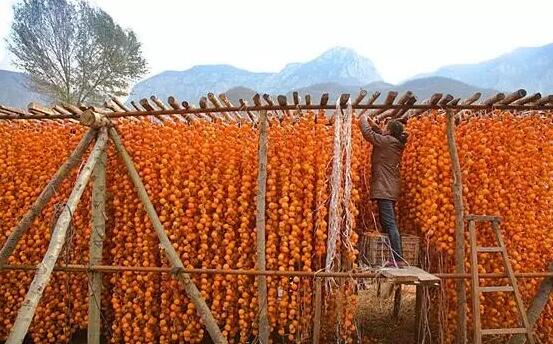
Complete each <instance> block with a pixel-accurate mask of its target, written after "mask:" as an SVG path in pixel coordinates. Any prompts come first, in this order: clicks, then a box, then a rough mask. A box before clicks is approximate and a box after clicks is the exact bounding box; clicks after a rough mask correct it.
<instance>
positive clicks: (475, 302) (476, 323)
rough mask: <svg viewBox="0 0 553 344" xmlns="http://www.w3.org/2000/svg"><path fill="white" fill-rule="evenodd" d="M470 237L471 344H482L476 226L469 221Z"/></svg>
mask: <svg viewBox="0 0 553 344" xmlns="http://www.w3.org/2000/svg"><path fill="white" fill-rule="evenodd" d="M469 235H470V270H471V279H472V283H471V287H472V294H471V295H472V322H473V331H474V334H473V341H472V342H473V344H482V324H481V323H480V293H478V288H479V280H478V258H477V256H476V245H477V243H476V224H475V223H474V221H472V220H469Z"/></svg>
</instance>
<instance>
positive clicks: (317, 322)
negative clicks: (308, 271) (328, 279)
mask: <svg viewBox="0 0 553 344" xmlns="http://www.w3.org/2000/svg"><path fill="white" fill-rule="evenodd" d="M322 289H323V288H322V283H321V279H320V278H319V277H315V316H314V317H313V344H319V341H320V336H321V313H322V306H323V300H322V298H323V295H322V294H323V291H322Z"/></svg>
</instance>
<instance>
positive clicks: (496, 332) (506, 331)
mask: <svg viewBox="0 0 553 344" xmlns="http://www.w3.org/2000/svg"><path fill="white" fill-rule="evenodd" d="M517 333H526V329H525V328H522V327H517V328H487V329H483V330H482V335H484V336H496V335H500V334H517Z"/></svg>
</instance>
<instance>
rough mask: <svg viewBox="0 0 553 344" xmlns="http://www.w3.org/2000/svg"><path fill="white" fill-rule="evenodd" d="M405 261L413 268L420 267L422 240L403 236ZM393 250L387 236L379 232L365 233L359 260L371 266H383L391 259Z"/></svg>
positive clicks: (406, 235) (413, 236) (407, 235)
mask: <svg viewBox="0 0 553 344" xmlns="http://www.w3.org/2000/svg"><path fill="white" fill-rule="evenodd" d="M401 244H402V245H401V246H402V249H403V259H405V261H407V263H409V265H412V266H418V265H419V248H420V239H419V237H418V236H416V235H410V234H404V235H402V236H401ZM391 253H392V250H391V248H390V241H389V239H388V236H387V235H386V234H382V233H378V232H369V233H364V234H363V237H362V238H361V250H360V252H359V258H360V260H361V263H363V264H366V265H369V266H383V265H384V264H385V263H386V261H388V260H389V259H390V257H391Z"/></svg>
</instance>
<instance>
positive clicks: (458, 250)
mask: <svg viewBox="0 0 553 344" xmlns="http://www.w3.org/2000/svg"><path fill="white" fill-rule="evenodd" d="M453 117H454V114H453V112H452V111H451V110H448V111H447V112H446V122H447V145H448V148H449V155H450V157H451V169H452V174H453V184H452V186H451V188H452V190H453V204H454V206H455V272H456V273H464V272H465V233H464V211H465V210H464V205H463V181H462V175H461V164H460V163H459V155H458V152H457V144H456V142H455V132H454V130H455V123H454V118H453ZM456 289H457V343H461V344H464V343H466V341H467V314H466V303H467V295H466V291H465V281H464V280H458V281H457V286H456Z"/></svg>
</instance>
